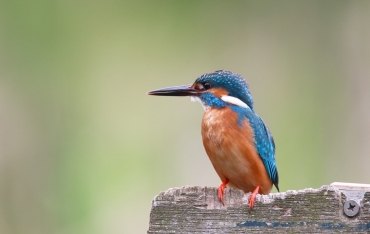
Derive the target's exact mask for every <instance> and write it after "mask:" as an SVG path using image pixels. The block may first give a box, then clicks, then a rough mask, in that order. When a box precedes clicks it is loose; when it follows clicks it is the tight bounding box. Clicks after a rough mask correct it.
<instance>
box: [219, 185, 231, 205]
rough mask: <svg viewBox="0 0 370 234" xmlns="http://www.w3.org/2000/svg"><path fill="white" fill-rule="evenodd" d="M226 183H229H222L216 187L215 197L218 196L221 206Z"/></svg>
mask: <svg viewBox="0 0 370 234" xmlns="http://www.w3.org/2000/svg"><path fill="white" fill-rule="evenodd" d="M227 183H229V180H226V181H223V182H222V183H221V184H220V185H219V186H218V189H217V195H218V198H219V199H220V201H221V202H222V204H224V201H223V198H224V191H225V188H226V185H227Z"/></svg>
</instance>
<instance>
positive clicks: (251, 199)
mask: <svg viewBox="0 0 370 234" xmlns="http://www.w3.org/2000/svg"><path fill="white" fill-rule="evenodd" d="M259 189H260V186H257V187H256V188H255V189H254V191H253V193H252V194H251V195H250V196H249V212H250V211H251V210H252V209H253V207H254V202H255V201H256V195H257V194H258V190H259Z"/></svg>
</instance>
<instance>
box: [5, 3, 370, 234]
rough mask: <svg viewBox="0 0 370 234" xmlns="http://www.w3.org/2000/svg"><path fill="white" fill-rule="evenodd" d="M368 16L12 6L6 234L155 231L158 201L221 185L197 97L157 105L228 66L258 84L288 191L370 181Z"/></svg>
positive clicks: (174, 6) (308, 9)
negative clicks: (184, 189)
mask: <svg viewBox="0 0 370 234" xmlns="http://www.w3.org/2000/svg"><path fill="white" fill-rule="evenodd" d="M369 12H370V1H68V0H66V1H52V0H49V1H48V0H33V1H25V0H17V1H10V0H0V233H2V234H8V233H22V234H23V233H27V234H39V233H56V234H70V233H71V234H74V233H89V234H90V233H92V234H95V233H96V234H98V233H145V232H146V230H147V229H148V222H149V213H150V207H151V200H152V199H153V198H154V196H155V195H156V194H158V193H159V192H160V191H164V190H167V189H168V188H171V187H180V186H183V185H200V186H218V184H219V183H220V181H219V179H218V177H217V175H216V173H215V172H214V170H213V168H212V166H211V164H210V162H209V160H208V158H207V155H206V154H205V151H204V149H203V146H202V142H201V136H200V121H201V116H202V113H203V110H202V107H201V106H200V105H199V103H196V104H194V103H191V102H190V100H189V98H165V97H152V96H148V95H146V92H147V91H149V90H152V89H156V88H161V87H166V86H172V85H182V84H189V83H192V82H193V81H194V80H195V79H196V78H197V77H198V76H200V75H201V74H203V73H206V72H212V71H214V70H218V69H225V70H231V71H234V72H237V73H239V74H241V75H242V76H244V77H245V78H246V79H247V80H248V82H249V85H250V89H251V92H252V94H253V96H254V100H255V108H256V112H257V113H258V114H259V115H260V116H262V117H263V119H264V120H265V121H266V123H267V124H268V126H269V127H270V129H271V131H272V133H273V135H274V137H275V142H276V145H277V155H276V157H277V164H278V168H279V174H280V188H281V190H282V191H286V190H292V189H303V188H306V187H314V188H317V187H320V186H321V185H324V184H330V183H331V182H334V181H343V182H358V183H370V181H369V176H370V170H369V163H370V159H369V154H370V142H369V139H370V104H369V102H370V77H369V74H370V43H369V42H370V14H369ZM274 191H276V190H274Z"/></svg>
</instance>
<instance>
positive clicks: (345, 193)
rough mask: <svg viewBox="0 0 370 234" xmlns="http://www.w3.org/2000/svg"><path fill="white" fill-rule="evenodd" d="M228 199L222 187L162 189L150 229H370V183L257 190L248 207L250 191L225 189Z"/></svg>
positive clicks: (306, 231)
mask: <svg viewBox="0 0 370 234" xmlns="http://www.w3.org/2000/svg"><path fill="white" fill-rule="evenodd" d="M225 195H226V196H225V201H224V203H225V204H224V205H223V204H222V203H221V202H220V201H219V200H218V197H217V189H216V188H210V187H182V188H173V189H169V190H167V191H166V192H162V193H160V194H159V195H157V196H156V197H155V198H154V200H153V202H152V209H151V213H150V224H149V230H148V233H287V232H288V233H296V232H298V233H335V232H356V233H369V232H370V185H367V184H348V183H332V184H331V185H330V186H322V187H321V188H319V189H304V190H300V191H287V192H283V193H272V194H270V195H257V197H256V204H255V208H254V210H252V211H251V212H250V213H248V207H247V205H248V197H249V195H250V193H248V194H244V192H242V191H240V190H237V189H229V188H228V189H226V192H225Z"/></svg>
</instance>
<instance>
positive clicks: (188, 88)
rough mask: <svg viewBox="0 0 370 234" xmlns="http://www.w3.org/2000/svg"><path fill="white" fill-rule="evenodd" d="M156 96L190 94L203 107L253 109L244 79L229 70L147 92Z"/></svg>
mask: <svg viewBox="0 0 370 234" xmlns="http://www.w3.org/2000/svg"><path fill="white" fill-rule="evenodd" d="M148 94H149V95H157V96H190V97H192V99H193V100H199V101H200V102H201V103H202V104H203V106H204V107H205V108H208V107H216V108H222V107H224V106H226V105H237V106H242V107H246V108H250V109H252V110H253V99H252V95H251V94H250V92H249V88H248V84H247V82H246V80H245V79H244V78H243V77H241V76H240V75H238V74H236V73H232V72H230V71H223V70H219V71H215V72H212V73H206V74H204V75H201V76H200V77H198V78H197V79H196V80H195V82H194V83H193V84H190V85H182V86H175V87H169V88H163V89H157V90H153V91H150V92H148Z"/></svg>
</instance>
